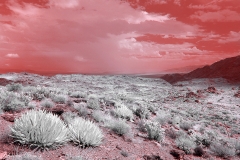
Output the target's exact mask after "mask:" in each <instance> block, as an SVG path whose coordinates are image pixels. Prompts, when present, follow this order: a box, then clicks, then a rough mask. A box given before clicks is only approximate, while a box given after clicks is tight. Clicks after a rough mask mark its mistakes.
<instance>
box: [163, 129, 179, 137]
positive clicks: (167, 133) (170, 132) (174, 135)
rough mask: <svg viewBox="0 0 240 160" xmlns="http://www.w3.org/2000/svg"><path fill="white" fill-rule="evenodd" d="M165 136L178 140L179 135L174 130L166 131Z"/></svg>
mask: <svg viewBox="0 0 240 160" xmlns="http://www.w3.org/2000/svg"><path fill="white" fill-rule="evenodd" d="M165 134H166V135H167V136H168V137H170V138H172V139H176V138H177V133H176V131H174V130H173V129H172V128H170V129H166V131H165Z"/></svg>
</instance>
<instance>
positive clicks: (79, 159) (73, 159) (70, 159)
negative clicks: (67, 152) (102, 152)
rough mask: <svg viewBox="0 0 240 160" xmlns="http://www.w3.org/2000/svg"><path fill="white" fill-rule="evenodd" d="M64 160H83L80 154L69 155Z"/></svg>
mask: <svg viewBox="0 0 240 160" xmlns="http://www.w3.org/2000/svg"><path fill="white" fill-rule="evenodd" d="M66 160H85V159H84V158H83V157H82V156H70V157H67V159H66Z"/></svg>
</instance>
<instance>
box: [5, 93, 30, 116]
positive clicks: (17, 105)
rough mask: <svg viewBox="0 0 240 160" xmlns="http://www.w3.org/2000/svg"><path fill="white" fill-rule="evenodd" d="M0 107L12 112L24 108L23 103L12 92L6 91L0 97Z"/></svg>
mask: <svg viewBox="0 0 240 160" xmlns="http://www.w3.org/2000/svg"><path fill="white" fill-rule="evenodd" d="M0 108H1V109H2V110H3V111H5V112H14V111H19V110H21V109H23V108H25V103H24V102H22V101H20V100H19V97H17V96H16V95H15V94H14V93H9V92H7V93H5V94H3V95H1V97H0Z"/></svg>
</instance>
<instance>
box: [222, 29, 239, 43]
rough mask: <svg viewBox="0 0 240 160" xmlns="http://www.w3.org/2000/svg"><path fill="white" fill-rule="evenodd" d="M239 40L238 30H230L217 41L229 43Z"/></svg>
mask: <svg viewBox="0 0 240 160" xmlns="http://www.w3.org/2000/svg"><path fill="white" fill-rule="evenodd" d="M237 41H239V42H240V32H234V31H230V33H229V35H228V36H227V37H221V38H220V39H219V40H218V42H219V43H231V42H237Z"/></svg>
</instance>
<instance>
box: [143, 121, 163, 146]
mask: <svg viewBox="0 0 240 160" xmlns="http://www.w3.org/2000/svg"><path fill="white" fill-rule="evenodd" d="M145 126H146V129H147V133H148V138H149V139H154V140H156V141H158V142H160V141H162V140H163V139H164V130H163V129H161V127H160V126H159V123H158V122H152V121H147V122H146V124H145Z"/></svg>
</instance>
